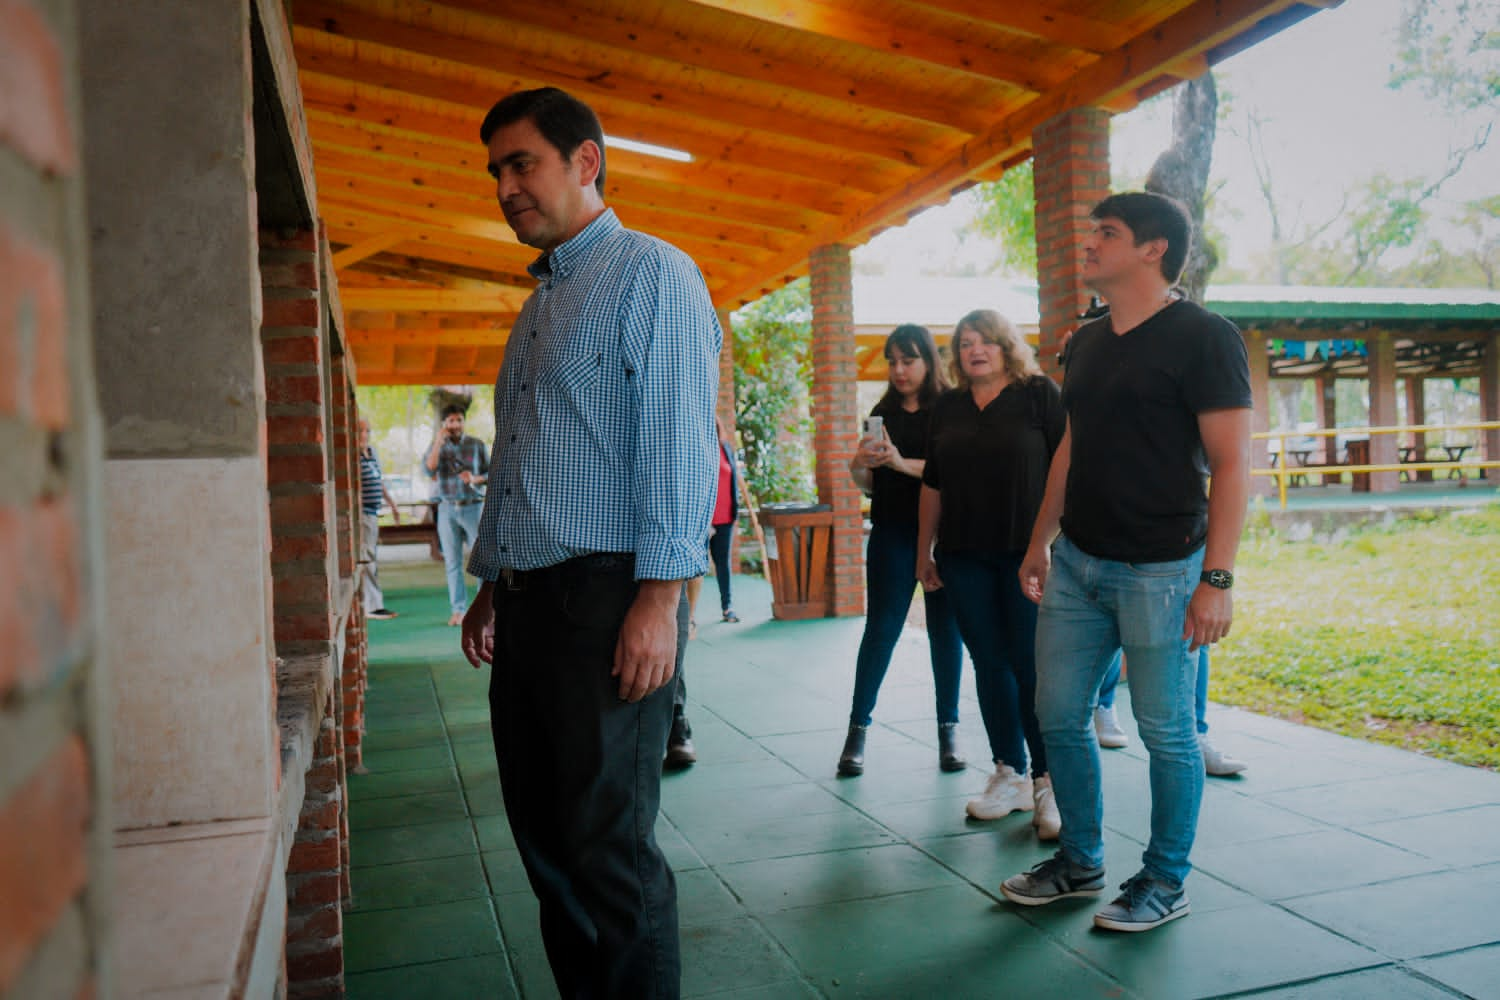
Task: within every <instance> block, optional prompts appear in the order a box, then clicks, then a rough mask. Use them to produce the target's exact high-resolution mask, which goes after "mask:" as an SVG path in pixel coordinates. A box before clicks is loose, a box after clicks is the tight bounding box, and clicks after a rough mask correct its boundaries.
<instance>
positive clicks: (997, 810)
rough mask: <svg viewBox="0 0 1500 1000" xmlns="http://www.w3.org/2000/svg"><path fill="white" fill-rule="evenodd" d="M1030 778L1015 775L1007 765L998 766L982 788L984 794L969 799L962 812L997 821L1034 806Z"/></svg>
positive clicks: (977, 817)
mask: <svg viewBox="0 0 1500 1000" xmlns="http://www.w3.org/2000/svg"><path fill="white" fill-rule="evenodd" d="M1034 804H1035V803H1034V801H1033V792H1032V787H1031V778H1030V777H1028V776H1027V775H1024V774H1017V773H1016V772H1015V769H1014V768H1012V767H1011V766H1010V765H1009V764H1000V765H997V766H996V768H995V773H994V774H992V775H990V780H989V781H988V782H987V783H986V784H985V786H984V794H983V795H981V796H980V797H979V798H977V799H970V800H969V804H968V805H966V806H964V811H965V812H967V813H968V814H969V815H970V816H972V817H974V818H975V819H999V818H1000V817H1002V816H1009V815H1010V814H1011V813H1013V812H1023V811H1026V810H1029V809H1031V808H1032V807H1033V806H1034Z"/></svg>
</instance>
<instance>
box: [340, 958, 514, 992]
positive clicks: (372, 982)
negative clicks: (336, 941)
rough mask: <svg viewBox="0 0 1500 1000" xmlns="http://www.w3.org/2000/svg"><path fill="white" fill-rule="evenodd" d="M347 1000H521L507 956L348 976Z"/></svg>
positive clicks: (451, 961)
mask: <svg viewBox="0 0 1500 1000" xmlns="http://www.w3.org/2000/svg"><path fill="white" fill-rule="evenodd" d="M344 985H345V988H346V990H347V993H346V996H347V998H348V1000H393V998H395V997H432V998H439V997H452V998H455V1000H456V998H459V997H486V998H489V1000H519V998H520V996H521V994H520V992H519V991H518V990H517V988H516V983H515V980H514V979H513V978H512V977H511V974H510V968H509V966H508V965H507V964H506V961H505V956H504V955H482V956H480V957H478V958H455V959H451V960H449V961H446V962H428V963H424V964H422V965H407V966H403V967H401V968H399V969H383V970H381V971H379V972H359V973H353V974H351V975H349V976H347V977H345V983H344Z"/></svg>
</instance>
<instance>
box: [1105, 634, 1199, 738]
mask: <svg viewBox="0 0 1500 1000" xmlns="http://www.w3.org/2000/svg"><path fill="white" fill-rule="evenodd" d="M1121 659H1122V654H1121V653H1120V652H1119V650H1116V651H1115V658H1114V659H1113V660H1110V661H1109V669H1108V670H1106V671H1105V672H1104V683H1103V684H1101V685H1100V686H1099V707H1100V708H1114V707H1115V688H1117V687H1119V686H1120V661H1121ZM1193 718H1194V721H1196V722H1197V723H1198V732H1200V733H1206V732H1208V647H1207V646H1199V647H1198V684H1197V688H1196V690H1195V692H1194V694H1193Z"/></svg>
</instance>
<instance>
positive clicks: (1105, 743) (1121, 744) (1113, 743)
mask: <svg viewBox="0 0 1500 1000" xmlns="http://www.w3.org/2000/svg"><path fill="white" fill-rule="evenodd" d="M1099 745H1100V746H1101V747H1103V748H1104V749H1106V750H1124V749H1125V748H1126V747H1128V746H1130V739H1129V738H1128V737H1127V738H1125V739H1120V738H1118V737H1116V738H1114V739H1111V738H1109V737H1107V736H1101V737H1099Z"/></svg>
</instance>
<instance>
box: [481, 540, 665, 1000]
mask: <svg viewBox="0 0 1500 1000" xmlns="http://www.w3.org/2000/svg"><path fill="white" fill-rule="evenodd" d="M633 575H634V567H633V565H632V564H631V562H629V561H628V559H627V560H626V561H624V562H619V563H616V564H615V565H612V566H606V567H603V568H601V567H599V566H598V565H596V564H593V563H591V562H590V561H589V557H584V558H583V559H574V560H570V561H568V562H566V563H562V564H561V565H559V566H555V567H550V568H548V569H545V570H538V571H535V572H533V573H529V574H526V575H525V577H524V579H523V580H522V582H521V583H520V584H519V587H520V589H517V590H512V589H509V588H508V587H507V584H506V582H505V581H504V580H501V581H499V582H497V583H496V586H495V614H496V618H495V622H496V631H495V662H494V666H493V667H492V670H491V674H490V724H491V728H492V730H493V733H494V739H495V758H496V760H497V761H498V762H499V765H500V785H501V790H502V791H503V792H504V797H505V811H506V815H507V817H508V818H509V821H510V828H511V832H512V833H513V834H514V836H515V840H516V847H517V848H518V849H519V851H520V854H521V860H522V862H523V863H524V864H525V867H526V873H527V876H528V877H529V879H530V881H531V887H532V890H533V891H534V892H535V893H536V896H537V899H538V901H539V902H540V904H541V931H542V940H543V942H544V944H545V945H546V948H547V958H548V961H549V963H550V964H551V966H552V974H553V977H554V978H555V979H556V981H557V988H558V991H559V993H560V994H561V995H562V996H563V997H565V998H569V1000H572V998H585V997H587V998H596V997H597V998H606V997H607V998H612V1000H613V998H647V997H650V998H666V1000H675V998H676V997H678V996H679V992H680V980H681V960H680V958H679V953H678V934H677V887H676V882H675V880H674V879H673V876H672V871H671V869H670V868H669V867H668V866H667V863H666V859H665V858H664V857H663V856H662V853H661V850H660V848H659V847H658V846H657V843H656V836H655V825H656V815H657V810H658V807H659V805H660V801H661V764H662V755H663V753H664V751H665V748H666V742H667V730H668V727H669V725H670V724H671V718H672V690H673V688H674V686H675V685H673V684H671V683H668V684H666V685H665V686H663V687H662V688H660V689H658V690H657V691H654V692H652V693H651V694H650V695H648V696H647V697H646V698H644V699H642V700H641V701H639V702H637V703H635V704H629V703H627V702H623V701H621V700H620V698H619V679H618V678H616V677H611V676H610V670H611V669H612V668H613V665H614V652H615V642H616V640H617V638H618V636H619V632H620V626H621V623H622V622H623V621H624V618H625V612H626V611H627V609H628V608H629V607H630V604H631V602H632V601H633V600H634V598H635V594H636V590H637V585H636V583H635V582H634V580H633ZM684 627H685V623H684V622H683V621H682V618H681V616H679V629H682V628H684Z"/></svg>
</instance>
